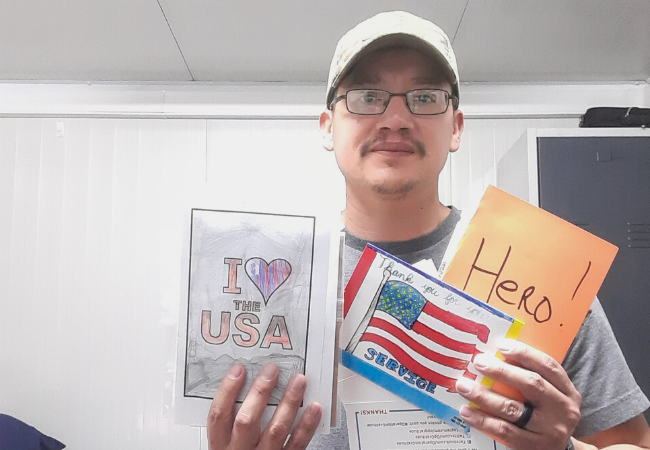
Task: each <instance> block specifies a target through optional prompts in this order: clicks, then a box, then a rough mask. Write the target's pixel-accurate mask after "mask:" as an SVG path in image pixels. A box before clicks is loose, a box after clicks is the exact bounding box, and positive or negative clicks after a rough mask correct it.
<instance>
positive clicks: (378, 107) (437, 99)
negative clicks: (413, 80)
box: [330, 89, 458, 116]
mask: <svg viewBox="0 0 650 450" xmlns="http://www.w3.org/2000/svg"><path fill="white" fill-rule="evenodd" d="M393 97H404V98H405V99H406V105H407V106H408V109H409V111H411V113H412V114H416V115H421V116H435V115H438V114H444V113H445V112H447V109H448V108H449V100H451V101H452V103H453V105H454V108H455V107H457V106H458V99H457V98H456V97H455V96H453V95H451V94H450V93H449V92H447V91H445V90H443V89H414V90H412V91H408V92H405V93H403V94H393V93H392V92H388V91H382V90H380V89H353V90H350V91H348V92H346V93H345V94H344V95H339V96H338V97H336V98H335V99H334V100H332V103H331V104H330V109H332V108H334V105H335V104H336V103H337V102H339V101H341V100H343V99H345V103H346V106H347V108H348V111H350V112H351V113H352V114H362V115H367V116H370V115H378V114H383V113H384V111H386V108H388V103H389V102H390V99H391V98H393Z"/></svg>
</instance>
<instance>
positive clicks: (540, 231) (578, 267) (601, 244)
mask: <svg viewBox="0 0 650 450" xmlns="http://www.w3.org/2000/svg"><path fill="white" fill-rule="evenodd" d="M617 250H618V249H617V247H615V246H614V245H612V244H610V243H608V242H606V241H604V240H602V239H600V238H598V237H596V236H594V235H592V234H590V233H588V232H586V231H584V230H582V229H581V228H578V227H577V226H575V225H572V224H570V223H569V222H566V221H564V220H562V219H560V218H559V217H556V216H554V215H552V214H550V213H549V212H546V211H544V210H542V209H540V208H537V207H535V206H532V205H530V204H528V203H526V202H524V201H523V200H520V199H518V198H517V197H514V196H512V195H510V194H508V193H506V192H504V191H502V190H500V189H498V188H496V187H494V186H490V187H489V188H488V189H487V191H486V192H485V195H484V196H483V198H482V200H481V202H480V204H479V206H478V208H477V210H476V213H475V214H474V216H473V217H472V219H471V220H470V221H469V224H468V226H467V230H466V231H465V233H464V235H463V237H462V239H461V240H460V244H459V246H458V250H457V252H456V254H455V255H454V256H453V259H451V262H450V263H449V265H448V267H447V269H446V273H445V274H444V277H443V280H444V281H445V282H447V283H449V284H450V285H452V286H455V287H456V288H458V289H461V290H463V291H464V292H467V293H468V294H470V295H472V296H474V297H476V298H479V299H481V300H483V301H485V302H486V303H487V304H489V305H491V306H494V307H495V308H498V309H500V310H502V311H503V312H505V313H507V314H509V315H511V316H513V317H516V318H517V319H519V320H521V321H523V322H524V323H526V326H525V327H524V329H523V330H522V331H521V334H520V335H519V338H518V339H519V340H520V341H522V342H525V343H527V344H530V345H531V346H533V347H535V348H537V349H539V350H541V351H543V352H545V353H548V354H549V355H551V356H553V357H554V358H555V359H557V360H558V361H562V360H563V359H564V356H565V355H566V352H567V351H568V349H569V346H570V345H571V343H572V342H573V339H574V337H575V335H576V334H577V332H578V330H579V328H580V325H581V324H582V322H583V320H584V318H585V316H586V315H587V311H588V310H589V307H590V306H591V303H592V301H593V299H594V298H595V297H596V293H597V292H598V289H599V288H600V285H601V284H602V282H603V280H604V278H605V275H606V273H607V271H608V270H609V267H610V265H611V264H612V261H613V260H614V256H615V255H616V252H617ZM444 264H445V262H443V265H444ZM495 389H496V387H495Z"/></svg>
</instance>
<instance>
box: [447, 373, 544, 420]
mask: <svg viewBox="0 0 650 450" xmlns="http://www.w3.org/2000/svg"><path fill="white" fill-rule="evenodd" d="M456 390H457V391H458V393H459V394H461V395H462V396H463V397H465V398H466V399H468V400H470V401H472V402H474V403H475V404H476V405H478V406H479V407H480V408H481V411H483V412H484V413H486V414H488V415H490V416H494V417H496V418H499V419H503V420H505V421H507V422H508V423H514V422H516V421H517V419H519V418H520V417H521V415H522V414H523V412H524V405H523V403H522V402H520V401H518V400H513V399H511V398H508V397H504V396H503V395H501V394H498V393H496V392H493V391H491V390H490V389H488V388H487V387H485V386H482V385H480V384H478V383H475V382H472V381H470V380H468V379H466V378H460V379H459V380H458V381H457V382H456ZM538 414H539V413H538V411H537V410H536V409H533V415H532V417H531V418H530V420H529V421H528V424H527V425H526V427H525V428H526V430H528V431H532V432H541V431H543V430H541V429H540V428H539V421H538V420H536V419H537V415H538Z"/></svg>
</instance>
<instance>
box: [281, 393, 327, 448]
mask: <svg viewBox="0 0 650 450" xmlns="http://www.w3.org/2000/svg"><path fill="white" fill-rule="evenodd" d="M322 413H323V408H322V407H321V405H319V404H318V403H316V402H313V403H312V404H310V405H309V406H308V407H307V408H306V409H305V412H304V413H303V414H302V417H301V418H300V422H298V425H296V428H295V430H293V433H291V437H290V438H289V442H287V445H285V447H284V448H285V450H304V449H305V448H307V446H308V445H309V441H311V438H312V437H313V436H314V433H315V432H316V428H317V427H318V424H319V422H320V418H321V415H322Z"/></svg>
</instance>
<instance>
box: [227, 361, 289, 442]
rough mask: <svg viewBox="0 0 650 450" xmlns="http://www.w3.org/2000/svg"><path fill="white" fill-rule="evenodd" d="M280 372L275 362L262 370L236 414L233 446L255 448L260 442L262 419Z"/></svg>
mask: <svg viewBox="0 0 650 450" xmlns="http://www.w3.org/2000/svg"><path fill="white" fill-rule="evenodd" d="M278 374H279V371H278V368H277V367H276V366H275V365H273V364H266V365H265V366H264V367H262V370H260V373H259V374H258V376H257V378H256V379H255V381H254V382H253V386H252V387H251V389H250V391H248V395H247V396H246V399H245V400H244V403H243V404H242V405H241V408H239V411H238V412H237V415H236V416H235V422H234V424H233V428H232V439H231V443H232V446H233V448H237V449H242V450H243V449H248V448H254V447H255V446H256V445H257V443H258V442H259V440H260V420H261V418H262V413H264V408H266V405H267V403H268V402H269V398H271V393H272V392H273V388H275V384H276V383H277V381H278Z"/></svg>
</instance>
